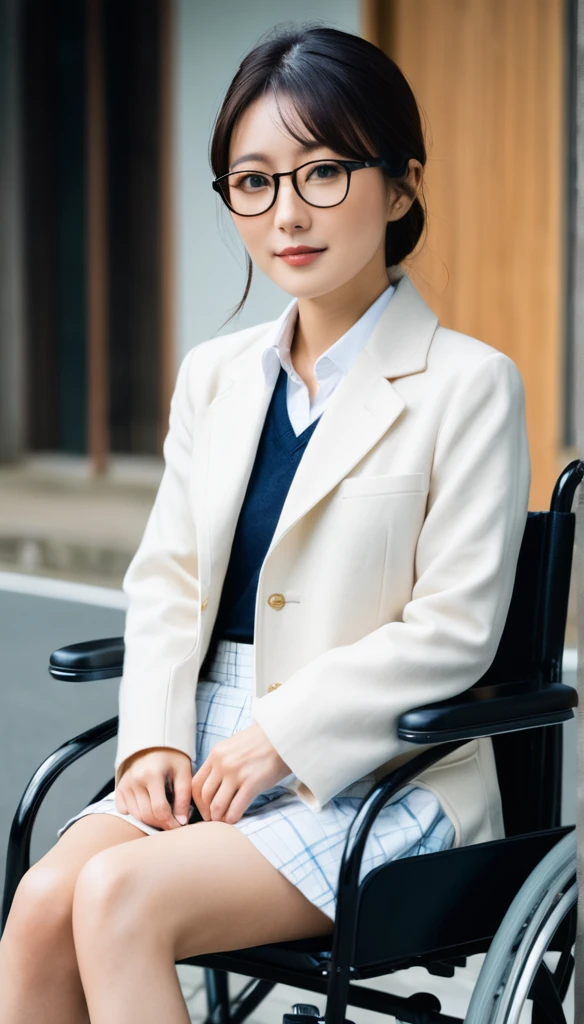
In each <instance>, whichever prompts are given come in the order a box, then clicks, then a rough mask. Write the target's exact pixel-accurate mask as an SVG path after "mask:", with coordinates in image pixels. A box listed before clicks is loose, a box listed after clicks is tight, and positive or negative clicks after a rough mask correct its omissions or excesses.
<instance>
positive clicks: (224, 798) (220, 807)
mask: <svg viewBox="0 0 584 1024" xmlns="http://www.w3.org/2000/svg"><path fill="white" fill-rule="evenodd" d="M235 793H236V788H235V786H234V784H233V782H229V780H228V779H223V782H222V783H221V785H220V786H219V789H218V790H217V792H216V793H215V796H214V797H213V799H212V800H211V802H210V805H209V813H210V815H211V821H223V820H224V818H225V815H226V813H227V811H228V810H229V807H230V805H231V802H232V800H233V797H234V795H235Z"/></svg>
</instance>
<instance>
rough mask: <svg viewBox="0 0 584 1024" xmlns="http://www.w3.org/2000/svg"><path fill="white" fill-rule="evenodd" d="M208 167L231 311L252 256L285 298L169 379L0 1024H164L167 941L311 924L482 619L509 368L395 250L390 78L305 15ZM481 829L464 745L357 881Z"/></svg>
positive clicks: (471, 761)
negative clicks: (75, 787) (234, 270)
mask: <svg viewBox="0 0 584 1024" xmlns="http://www.w3.org/2000/svg"><path fill="white" fill-rule="evenodd" d="M211 161H212V166H213V170H214V173H215V181H214V183H213V185H214V187H215V189H216V191H217V192H218V193H219V195H220V197H221V199H222V200H223V202H224V203H225V205H226V206H227V207H228V209H229V211H230V215H231V217H232V219H233V223H234V224H235V226H236V228H237V230H238V232H239V234H240V236H241V238H242V240H243V243H244V245H245V248H246V250H247V253H248V265H249V274H248V282H247V287H246V291H245V295H244V298H243V300H242V302H241V303H240V304H239V307H238V310H239V309H240V308H241V305H242V304H243V301H244V300H245V297H246V295H247V292H248V290H249V284H250V280H251V268H252V261H253V262H254V263H256V264H257V266H258V267H259V268H260V270H262V271H263V272H264V273H265V274H267V275H268V276H269V277H270V278H271V279H272V280H273V281H274V282H275V283H276V284H278V285H279V286H280V287H281V288H282V289H283V291H285V292H287V293H288V294H289V295H290V296H292V300H291V301H290V303H289V305H288V306H287V307H286V309H285V310H284V311H283V313H282V315H281V316H280V317H279V318H278V320H276V321H275V322H268V323H264V324H260V325H257V326H254V327H251V328H247V329H244V330H239V331H235V332H234V333H231V334H228V335H224V336H222V337H219V338H215V339H212V340H209V341H206V342H204V343H203V344H200V345H197V346H196V347H194V348H193V349H191V351H190V352H189V353H188V354H187V356H186V357H185V359H184V360H183V362H182V365H181V367H180V370H179V374H178V380H177V384H176V389H175V393H174V396H173V400H172V405H171V413H170V429H169V433H168V435H167V438H166V441H165V446H164V455H165V473H164V477H163V480H162V482H161V485H160V489H159V492H158V494H157V497H156V501H155V504H154V507H153V510H152V513H151V515H150V518H149V521H148V524H147V526H146V530H145V533H144V537H143V539H142V542H141V544H140V547H139V548H138V551H137V552H136V555H135V556H134V559H133V561H132V563H131V565H130V567H129V569H128V571H127V574H126V577H125V580H124V590H125V592H126V593H127V595H128V597H129V607H128V614H127V621H126V633H125V640H126V655H125V664H124V676H123V679H122V682H121V687H120V724H119V735H118V749H117V754H116V761H115V767H116V789H115V792H114V793H112V794H110V796H108V797H106V798H105V799H104V800H103V801H100V802H99V803H97V804H94V805H91V806H90V807H87V808H85V809H84V810H83V811H81V812H80V814H78V815H76V816H75V818H72V819H71V820H70V821H69V822H67V823H66V824H65V825H64V826H63V828H62V829H61V830H60V831H59V836H60V838H59V842H58V843H57V844H56V846H55V847H53V849H51V850H50V851H49V852H48V853H47V854H46V856H45V857H43V858H42V859H41V860H40V861H39V862H38V863H37V864H35V865H34V866H33V867H32V868H31V869H30V871H29V872H28V873H27V875H26V876H25V878H24V879H23V881H22V883H21V885H20V887H19V890H18V892H17V894H16V897H15V900H14V904H13V908H12V911H11V914H10V917H9V920H8V924H7V928H6V931H5V935H4V938H3V941H2V945H1V946H0V984H1V989H2V991H3V993H4V995H3V1000H4V1006H3V1012H4V1016H3V1018H2V1020H3V1024H12V1022H16V1021H21V1020H22V1019H23V1016H22V1015H23V1013H24V1012H25V1008H26V1012H27V1013H28V1014H29V1015H30V1019H31V1020H32V1019H34V1020H38V1021H41V1020H42V1021H46V1022H48V1021H53V1020H54V1021H57V1020H59V1021H61V1020H68V1021H74V1020H79V1021H82V1020H86V1019H87V1011H89V1014H90V1016H91V1021H92V1024H100V1022H102V1021H103V1022H105V1021H107V1022H108V1024H115V1022H117V1021H120V1022H121V1021H124V1022H126V1021H128V1020H133V1019H139V1020H141V1021H143V1022H147V1021H159V1020H161V1019H164V1020H173V1021H177V1022H178V1021H184V1022H186V1021H187V1020H188V1015H187V1011H186V1007H185V1003H184V1000H183V997H182V995H181V991H180V988H179V985H178V981H177V976H176V971H175V969H174V963H175V961H176V960H178V959H183V958H185V957H187V956H194V955H197V954H202V953H205V952H211V951H220V950H225V949H235V948H242V947H246V946H252V945H257V944H261V943H268V942H276V941H284V940H289V939H295V938H301V937H308V936H311V935H325V934H329V933H330V932H331V931H332V928H333V921H334V912H335V891H336V879H337V873H338V868H339V864H340V859H341V855H342V851H343V846H344V840H345V838H346V833H347V828H348V826H349V824H350V822H351V820H352V818H353V816H354V814H355V812H356V810H357V808H358V806H359V804H360V802H361V800H362V797H363V796H364V795H365V794H366V793H367V792H368V791H369V790H370V789H371V787H372V785H373V784H374V782H375V780H376V779H377V778H380V777H381V776H382V775H383V774H385V773H386V772H387V771H389V770H390V768H392V767H394V766H397V764H398V763H400V762H401V761H403V760H405V759H407V758H409V757H411V756H413V755H415V754H417V753H418V752H419V751H420V749H422V748H420V747H415V746H414V745H412V744H408V743H405V742H403V741H400V740H399V739H398V737H397V730H396V723H397V720H398V718H399V716H400V714H401V713H402V712H403V711H405V710H407V709H408V708H412V707H416V706H419V705H421V704H424V703H426V702H429V701H431V700H434V701H436V700H444V699H446V698H448V697H450V696H452V695H454V694H457V693H460V692H462V691H464V690H465V689H466V688H467V687H469V686H471V685H472V683H473V682H475V681H476V680H477V679H478V678H480V677H481V676H482V675H483V674H484V672H485V671H486V670H487V668H488V667H489V665H490V664H491V662H492V660H493V658H494V656H495V653H496V650H497V647H498V643H499V640H500V637H501V634H502V631H503V626H504V623H505V619H506V615H507V611H508V607H509V602H510V598H511V592H512V587H513V582H514V577H515V568H516V563H517V557H518V554H519V548H520V544H521V540H522V536H523V530H524V526H525V520H526V516H527V502H528V494H529V485H530V465H529V452H528V444H527V436H526V429H525V408H524V405H525V400H524V391H523V385H522V381H521V377H520V374H519V371H518V370H517V367H516V366H515V364H514V363H513V362H512V361H511V360H510V359H509V358H508V357H507V356H505V355H504V354H503V353H501V352H498V351H497V350H496V349H494V348H492V347H491V346H489V345H487V344H485V343H483V342H481V341H478V340H477V339H475V338H471V337H469V336H467V335H463V334H461V333H458V332H456V331H451V330H448V329H447V328H444V327H442V326H441V325H439V323H438V321H437V318H436V317H435V316H434V314H433V313H432V311H431V310H430V309H429V308H428V306H427V305H426V303H425V302H424V301H423V299H422V297H421V296H420V295H419V293H418V292H417V290H416V289H415V287H414V286H413V284H412V282H411V280H410V279H409V277H408V276H407V274H406V273H405V272H404V270H403V267H400V264H401V262H402V261H403V260H404V259H405V257H407V256H408V255H409V254H410V253H411V252H412V251H413V250H414V248H415V246H416V244H417V243H418V241H419V239H420V237H421V234H422V231H423V227H424V212H423V207H422V204H421V200H420V197H421V194H422V192H421V190H422V182H423V168H424V165H425V161H426V153H425V148H424V141H423V135H422V129H421V124H420V116H419V112H418V108H417V105H416V102H415V99H414V97H413V95H412V93H411V90H410V88H409V86H408V84H407V82H406V80H405V78H404V76H403V75H402V73H401V72H400V71H399V69H398V68H397V67H396V65H395V64H394V63H393V62H392V61H391V60H390V59H389V58H388V57H387V56H385V55H384V54H383V53H382V52H381V51H380V50H379V49H377V48H376V47H374V46H372V45H371V44H369V43H367V42H365V41H364V40H362V39H360V38H359V37H357V36H352V35H349V34H346V33H344V32H340V31H337V30H335V29H327V28H322V27H317V28H311V27H303V28H299V29H291V30H287V31H284V32H279V33H276V34H275V35H273V36H272V37H271V38H268V39H267V40H266V41H264V42H262V43H261V44H259V45H258V46H257V47H256V48H255V49H254V50H252V52H251V53H250V54H248V55H247V57H246V58H245V59H244V60H243V62H242V64H241V66H240V68H239V69H238V71H237V73H236V75H235V77H234V79H233V82H232V83H231V85H230V87H229V90H228V92H227V95H226V97H225V100H224V102H223V105H222V107H221V110H220V112H219V115H218V118H217V121H216V124H215V127H214V133H213V139H212V147H211ZM307 250H309V253H307ZM250 257H251V259H250ZM191 805H192V807H193V808H194V810H195V819H198V821H197V823H198V825H199V827H198V828H189V827H186V828H185V827H183V826H184V825H185V823H186V822H187V818H188V815H189V808H190V807H191ZM203 824H205V826H206V827H205V828H202V825H203ZM211 826H213V827H211ZM167 832H168V838H167V836H166V833H167ZM503 834H504V833H503V824H502V816H501V806H500V794H499V791H498V786H497V776H496V771H495V765H494V759H493V752H492V745H491V741H490V740H488V739H482V740H478V741H476V740H475V741H472V742H471V743H467V744H465V745H464V746H463V747H460V748H459V749H458V750H456V751H455V752H454V753H453V754H451V755H449V756H448V757H447V758H443V759H442V760H441V761H440V762H438V764H437V765H435V766H434V768H432V769H430V770H429V771H427V772H425V773H423V774H422V775H420V777H419V778H417V779H416V780H415V784H412V785H410V786H406V787H405V788H404V789H403V790H402V791H401V792H400V793H398V794H397V795H396V796H395V798H394V799H393V801H392V802H391V803H389V804H388V805H387V806H386V807H385V808H384V810H383V812H382V813H381V814H380V815H379V818H378V820H377V822H376V826H375V828H374V830H373V833H372V834H371V835H370V837H369V840H368V844H367V847H366V850H365V858H364V862H363V867H362V876H363V875H364V874H365V873H366V872H367V871H369V870H371V868H372V867H374V866H376V865H378V864H380V863H385V862H387V861H389V860H391V859H392V858H397V857H402V856H411V855H416V854H423V853H426V852H432V851H436V850H440V849H447V848H449V847H450V846H452V845H453V844H455V845H461V844H462V845H464V844H466V843H476V842H482V841H486V840H489V839H493V838H499V837H500V836H502V835H503ZM145 835H149V836H150V837H151V842H150V843H138V844H137V845H136V844H132V843H131V842H130V840H132V839H137V838H143V837H144V836H145ZM31 947H32V951H31ZM25 950H27V952H28V956H27V955H25Z"/></svg>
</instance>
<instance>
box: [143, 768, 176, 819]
mask: <svg viewBox="0 0 584 1024" xmlns="http://www.w3.org/2000/svg"><path fill="white" fill-rule="evenodd" d="M166 793H167V787H166V785H165V780H164V779H163V777H162V776H161V775H158V776H157V777H156V778H155V779H153V780H152V782H151V783H150V784H149V786H148V796H149V798H150V805H151V807H152V813H153V815H154V818H155V820H156V823H157V825H158V826H159V828H163V829H165V830H168V829H171V828H180V825H179V823H178V821H176V819H175V817H174V814H173V813H172V809H171V806H170V804H169V802H168V799H167V795H166Z"/></svg>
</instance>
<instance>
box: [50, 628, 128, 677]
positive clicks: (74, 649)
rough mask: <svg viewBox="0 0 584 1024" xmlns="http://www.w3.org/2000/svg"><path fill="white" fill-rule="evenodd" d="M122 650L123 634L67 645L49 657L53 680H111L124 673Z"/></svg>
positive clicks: (123, 647)
mask: <svg viewBox="0 0 584 1024" xmlns="http://www.w3.org/2000/svg"><path fill="white" fill-rule="evenodd" d="M124 653H125V646H124V638H123V637H122V636H114V637H108V638H106V639H104V640H86V641H84V642H83V643H80V644H69V646H68V647H60V648H59V649H58V650H57V651H53V653H52V654H51V656H50V658H49V672H50V674H51V675H52V676H53V678H54V679H65V680H67V681H68V682H70V683H87V682H92V681H93V680H95V679H114V678H115V677H116V676H121V674H122V672H123V669H124Z"/></svg>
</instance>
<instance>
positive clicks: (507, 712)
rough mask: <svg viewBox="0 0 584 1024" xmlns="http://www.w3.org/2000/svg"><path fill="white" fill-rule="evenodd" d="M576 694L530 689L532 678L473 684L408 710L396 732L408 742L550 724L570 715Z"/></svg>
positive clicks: (559, 687)
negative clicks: (433, 701)
mask: <svg viewBox="0 0 584 1024" xmlns="http://www.w3.org/2000/svg"><path fill="white" fill-rule="evenodd" d="M577 704H578V693H577V691H576V690H575V689H574V687H573V686H566V685H565V684H564V683H548V684H546V685H545V686H542V687H541V688H540V689H536V688H535V683H534V682H533V680H524V681H522V682H516V683H502V684H500V685H498V686H497V685H495V686H476V687H471V688H470V689H469V690H465V691H464V693H460V694H458V695H457V696H455V697H449V698H448V700H442V701H437V702H436V703H434V704H424V705H423V706H422V707H419V708H412V709H411V710H410V711H406V712H405V713H404V714H403V715H401V716H400V718H399V721H398V729H397V734H398V736H399V737H400V739H402V740H409V741H410V742H411V743H445V742H448V741H450V740H462V739H469V740H471V739H474V738H475V737H479V736H496V735H497V734H498V733H505V732H516V731H517V730H519V729H533V728H537V727H538V726H545V725H555V724H557V723H558V722H566V721H568V719H570V718H573V717H574V712H573V711H572V710H571V709H572V708H574V707H576V706H577Z"/></svg>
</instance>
